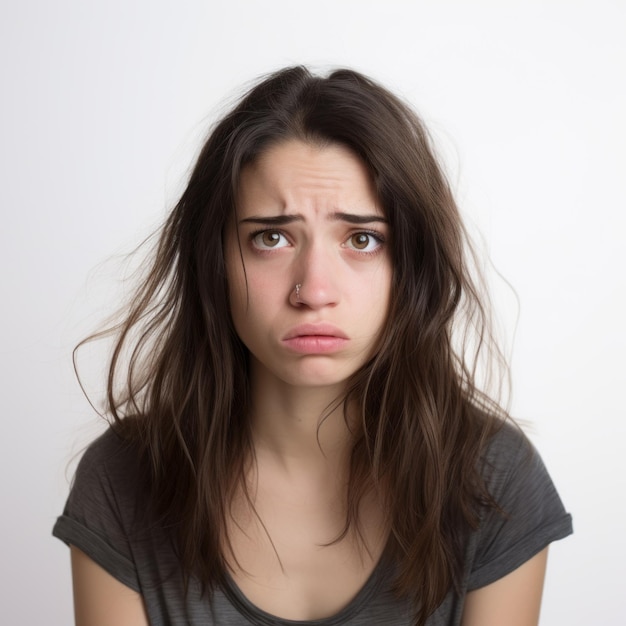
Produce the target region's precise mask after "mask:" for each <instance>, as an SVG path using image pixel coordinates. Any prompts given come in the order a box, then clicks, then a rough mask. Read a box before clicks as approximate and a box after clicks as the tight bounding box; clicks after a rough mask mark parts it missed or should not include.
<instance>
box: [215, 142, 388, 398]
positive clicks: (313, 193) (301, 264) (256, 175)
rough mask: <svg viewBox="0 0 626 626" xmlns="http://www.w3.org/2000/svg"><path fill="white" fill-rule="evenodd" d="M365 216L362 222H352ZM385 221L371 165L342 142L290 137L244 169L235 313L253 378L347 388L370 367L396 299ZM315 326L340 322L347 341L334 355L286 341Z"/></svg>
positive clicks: (230, 249)
mask: <svg viewBox="0 0 626 626" xmlns="http://www.w3.org/2000/svg"><path fill="white" fill-rule="evenodd" d="M357 218H358V219H359V220H361V221H362V223H360V224H359V223H351V221H350V220H352V221H353V220H355V219H357ZM370 218H371V219H370ZM384 219H385V218H384V214H383V212H382V210H381V209H380V208H379V207H378V202H377V200H376V197H375V195H374V192H373V189H372V186H371V183H370V180H369V177H368V173H367V170H366V169H365V167H364V166H363V164H362V163H361V162H360V161H359V160H358V159H357V158H356V157H355V156H353V155H352V154H351V153H350V152H349V151H348V150H347V149H346V148H343V147H341V146H336V145H331V146H327V147H324V148H320V147H317V146H314V145H310V144H306V143H303V142H300V141H288V142H286V143H282V144H279V145H278V146H274V147H273V148H270V149H269V150H268V151H267V152H266V153H265V154H264V155H263V156H262V157H261V158H260V159H259V160H258V161H257V162H256V163H254V164H252V165H250V166H248V167H247V168H246V169H245V170H244V172H243V176H242V181H241V191H240V194H239V202H238V207H237V216H236V221H237V229H238V232H237V231H236V230H235V228H231V230H230V233H229V237H228V239H227V247H226V250H227V252H226V262H227V268H228V284H229V287H230V294H231V313H232V316H233V321H234V323H235V328H236V330H237V333H238V335H239V337H240V338H241V339H242V341H243V342H244V343H245V344H246V346H247V347H248V349H249V350H250V353H251V356H252V370H253V377H254V376H259V375H260V376H263V377H264V381H265V383H266V384H273V385H278V386H280V387H284V386H285V385H289V386H291V387H328V386H330V387H335V388H340V386H341V384H342V383H343V382H344V381H345V380H346V378H348V376H350V375H351V374H353V373H354V372H355V371H356V370H357V369H358V368H359V367H360V366H361V365H363V363H364V362H365V360H366V359H367V358H368V357H369V356H370V354H371V352H372V346H373V344H374V342H375V340H376V338H377V337H378V334H379V331H380V328H381V326H382V324H383V322H384V320H385V317H386V314H387V306H388V301H389V290H390V284H391V262H390V259H389V255H388V253H387V247H388V246H387V241H388V239H389V230H388V226H387V223H386V221H384ZM381 220H382V221H381ZM281 222H282V223H281ZM237 236H238V240H237ZM244 267H245V276H244ZM246 278H247V280H246ZM296 284H301V287H300V288H299V297H298V298H296V292H295V286H296ZM308 323H310V324H321V323H326V324H331V325H332V326H334V327H335V328H336V332H337V333H339V334H341V335H343V336H345V337H346V339H345V340H343V341H341V342H339V343H341V345H340V346H338V347H337V348H338V349H337V351H334V352H332V353H331V352H326V353H323V354H320V353H315V352H314V351H315V350H316V342H315V341H314V340H312V341H310V342H309V343H310V346H309V348H307V345H306V340H305V341H303V342H301V343H304V344H305V345H304V346H300V347H301V348H302V350H303V351H302V352H298V351H297V349H298V346H297V345H291V346H290V345H288V342H286V340H285V338H286V337H287V336H288V335H289V334H290V331H291V330H292V329H294V328H296V329H297V327H298V326H299V325H302V324H308ZM295 332H297V331H295ZM311 334H313V333H311ZM324 341H326V340H323V339H320V341H319V342H318V343H317V346H320V344H321V347H323V345H324V344H323V342H324ZM294 343H295V340H294ZM326 343H328V341H327V342H326ZM262 370H263V372H262ZM270 381H273V382H270Z"/></svg>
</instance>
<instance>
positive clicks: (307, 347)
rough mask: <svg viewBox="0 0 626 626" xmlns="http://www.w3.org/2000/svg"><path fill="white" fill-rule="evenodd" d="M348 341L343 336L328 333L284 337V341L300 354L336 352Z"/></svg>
mask: <svg viewBox="0 0 626 626" xmlns="http://www.w3.org/2000/svg"><path fill="white" fill-rule="evenodd" d="M347 342H348V340H347V339H345V338H344V337H333V336H330V335H301V336H299V337H291V338H290V339H285V340H284V343H285V345H287V346H288V347H289V348H290V349H291V350H293V351H294V352H299V353H301V354H329V353H332V352H337V351H338V350H340V349H341V348H343V346H345V345H346V343H347Z"/></svg>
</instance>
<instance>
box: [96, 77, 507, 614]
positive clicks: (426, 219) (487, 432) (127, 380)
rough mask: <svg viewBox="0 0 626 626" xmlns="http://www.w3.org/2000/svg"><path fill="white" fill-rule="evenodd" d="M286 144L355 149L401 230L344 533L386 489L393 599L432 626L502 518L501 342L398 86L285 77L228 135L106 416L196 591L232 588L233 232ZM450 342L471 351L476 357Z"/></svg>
mask: <svg viewBox="0 0 626 626" xmlns="http://www.w3.org/2000/svg"><path fill="white" fill-rule="evenodd" d="M292 138H296V139H301V140H304V141H311V142H322V143H327V142H330V143H337V144H341V145H343V146H346V147H348V148H349V149H350V150H352V152H353V153H354V154H356V155H357V156H358V157H359V158H360V159H362V161H363V162H364V163H365V165H366V166H367V167H368V169H369V172H370V174H371V177H372V180H373V182H374V185H375V189H376V193H377V195H378V199H379V201H380V203H381V205H382V207H383V209H384V211H385V213H386V217H387V219H388V221H389V224H390V227H391V232H392V246H391V255H392V263H393V284H392V290H391V294H392V295H391V303H390V310H389V317H388V322H387V323H386V324H385V327H384V330H383V332H382V336H381V337H380V344H379V349H378V350H377V351H376V353H375V355H374V356H373V358H372V359H371V360H370V361H369V362H368V363H366V364H365V365H364V366H363V367H362V368H361V369H360V370H359V371H358V372H356V373H355V374H354V375H353V376H352V378H351V379H350V381H349V383H348V387H347V391H346V393H345V397H344V398H342V399H341V401H343V402H344V406H347V405H348V404H349V405H350V406H351V407H357V415H358V418H359V424H360V427H359V429H358V430H357V431H356V432H355V435H354V443H353V447H352V452H351V460H350V478H349V488H348V496H347V498H348V500H347V516H346V522H345V528H344V534H345V533H346V532H348V530H350V529H354V528H358V522H359V520H358V508H359V502H360V500H361V498H362V497H363V495H364V494H365V493H366V492H367V491H368V490H370V489H373V488H374V489H378V488H380V489H382V491H383V493H384V497H385V501H386V505H387V510H388V511H389V519H388V523H389V528H390V543H389V547H390V549H391V550H392V552H393V554H394V556H395V559H396V562H397V564H398V570H397V577H396V579H395V587H396V591H397V592H398V593H399V594H403V595H405V596H409V597H410V598H411V599H412V600H413V602H414V605H415V609H416V624H419V625H421V624H423V623H424V622H425V620H426V618H427V617H428V616H429V615H430V614H431V613H432V612H433V611H434V610H435V608H436V607H437V606H438V605H439V604H440V603H441V602H442V600H443V598H444V596H445V595H446V593H447V592H448V591H449V590H450V589H452V588H454V587H458V586H459V584H460V581H461V579H462V576H463V554H464V542H465V539H466V537H467V534H468V533H469V532H470V531H471V529H472V528H475V527H476V526H477V524H478V516H479V513H480V507H481V506H495V503H493V502H492V501H491V499H490V497H489V494H488V493H487V492H486V489H485V486H484V482H483V480H482V478H481V475H480V458H481V454H482V452H483V450H484V446H485V444H486V442H487V440H488V438H489V437H490V436H491V434H493V432H494V431H495V429H496V428H498V425H499V424H500V423H501V418H502V417H505V412H504V410H503V409H501V408H500V406H499V405H498V404H497V403H496V402H495V401H493V400H491V399H489V397H487V395H485V394H484V393H482V392H481V391H480V390H479V388H478V385H477V383H476V382H475V374H476V371H475V368H476V358H475V357H476V356H477V355H478V354H480V353H481V351H484V350H489V349H490V348H492V345H491V340H490V337H491V335H490V331H489V324H488V317H487V312H486V311H487V309H486V307H484V300H483V294H482V291H481V290H480V289H479V288H477V287H476V286H475V282H474V281H473V280H472V278H471V276H470V274H471V267H470V264H469V263H468V258H470V257H471V253H470V248H469V247H468V241H467V237H466V234H465V231H464V228H463V226H462V223H461V219H460V216H459V212H458V209H457V206H456V204H455V202H454V199H453V197H452V194H451V192H450V188H449V186H448V183H447V181H446V179H445V176H444V175H443V173H442V170H441V167H440V166H439V164H438V162H437V159H436V158H435V156H434V152H433V149H432V147H431V142H430V140H429V137H428V135H427V132H426V130H425V129H424V127H423V125H422V123H421V122H420V120H419V118H418V117H417V116H416V115H415V114H414V113H413V112H412V110H411V109H410V108H409V107H407V106H406V105H405V104H404V103H402V102H401V101H400V100H399V99H398V98H396V97H395V96H393V95H392V94H391V93H389V92H388V91H387V90H386V89H384V88H382V87H381V86H379V85H378V84H376V83H374V82H373V81H371V80H370V79H368V78H366V77H365V76H363V75H361V74H359V73H357V72H354V71H350V70H337V71H334V72H332V73H331V74H330V75H329V76H328V77H325V78H323V77H317V76H314V75H312V74H311V73H310V72H309V71H308V70H307V69H306V68H303V67H293V68H288V69H284V70H282V71H279V72H277V73H275V74H273V75H271V76H269V77H267V78H265V79H264V80H262V82H260V83H259V84H258V85H257V86H255V87H254V88H252V89H251V90H250V91H249V92H248V93H247V95H245V96H244V98H243V99H242V100H241V101H240V102H239V104H238V105H236V106H235V108H234V109H233V110H232V111H231V112H230V113H228V114H227V115H226V116H225V117H224V118H223V119H222V120H221V121H220V122H219V123H217V125H216V126H215V127H214V129H213V130H212V132H211V133H210V135H209V137H208V139H207V141H206V143H205V145H204V147H203V148H202V150H201V153H200V155H199V157H198V160H197V163H196V165H195V168H194V169H193V172H192V174H191V177H190V179H189V183H188V185H187V187H186V189H185V191H184V193H183V194H182V197H181V198H180V200H179V202H178V203H177V205H176V206H175V208H174V210H173V211H172V213H171V214H170V216H169V218H168V219H167V221H166V223H165V225H164V227H163V229H162V231H161V232H160V237H159V240H158V244H157V246H156V249H155V254H154V256H153V260H152V264H151V265H150V267H149V270H148V272H147V274H146V279H145V282H144V283H143V285H142V286H141V288H140V289H139V290H138V291H137V292H136V295H135V297H134V300H133V301H132V302H131V304H130V306H129V308H128V309H127V311H126V314H125V317H124V319H123V321H122V322H121V323H120V324H119V325H118V326H116V328H115V331H116V332H117V335H116V337H117V338H116V344H115V348H114V351H113V356H112V360H111V363H110V368H109V379H108V412H109V414H110V416H111V417H112V422H113V426H114V427H115V428H116V429H117V430H118V431H119V432H120V433H121V434H122V436H124V437H125V438H127V439H129V440H131V441H133V442H135V443H136V444H137V445H138V446H139V448H140V450H141V451H142V453H143V455H144V456H145V459H146V472H147V476H148V484H149V493H150V502H151V506H152V509H153V511H154V512H156V513H157V514H158V515H160V516H161V518H162V519H166V520H168V523H169V524H171V525H172V526H171V527H172V529H173V531H172V532H173V538H174V542H175V545H176V548H177V550H178V553H179V556H180V559H181V563H182V568H183V572H184V575H185V577H186V579H187V580H188V578H189V576H191V575H194V576H197V577H198V578H199V579H200V580H201V581H202V582H203V583H204V585H205V587H206V588H207V589H208V591H209V592H210V591H211V590H212V589H214V588H215V587H216V586H217V585H220V584H223V583H224V580H225V578H224V577H225V572H226V571H227V567H228V565H227V555H225V554H224V552H225V549H224V546H228V545H229V542H228V537H227V531H226V528H227V522H228V516H229V514H230V504H231V502H232V499H233V495H234V493H235V492H236V491H237V489H238V488H241V486H242V484H244V483H245V470H246V462H247V461H249V459H250V458H251V457H252V443H251V436H250V431H249V425H248V422H247V409H248V404H249V377H248V361H247V351H246V348H245V347H244V346H243V344H242V343H241V341H240V340H239V338H238V337H237V335H236V333H235V331H234V329H233V325H232V322H231V318H230V314H229V307H228V285H227V282H226V272H225V267H224V250H223V241H224V233H225V229H226V226H227V223H228V220H229V219H231V217H232V215H233V212H234V211H235V198H236V194H237V190H238V186H239V180H240V174H241V171H242V168H243V167H245V166H246V165H247V164H249V163H251V162H252V161H254V160H255V159H256V158H258V157H259V155H260V154H262V153H263V152H264V151H265V150H267V149H268V147H269V146H271V145H273V144H276V143H278V142H281V141H284V140H286V139H292ZM468 329H469V331H468ZM468 332H469V334H468ZM455 337H456V338H458V337H461V338H462V337H470V338H471V346H472V351H471V354H467V353H466V350H464V342H463V341H456V340H455ZM455 346H456V348H455ZM383 486H384V487H383Z"/></svg>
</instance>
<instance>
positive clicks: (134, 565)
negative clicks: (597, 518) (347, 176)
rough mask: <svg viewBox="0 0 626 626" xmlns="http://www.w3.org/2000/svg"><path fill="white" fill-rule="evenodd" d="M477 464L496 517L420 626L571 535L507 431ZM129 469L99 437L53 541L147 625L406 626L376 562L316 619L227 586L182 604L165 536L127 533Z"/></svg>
mask: <svg viewBox="0 0 626 626" xmlns="http://www.w3.org/2000/svg"><path fill="white" fill-rule="evenodd" d="M486 460H487V463H486V464H485V467H486V468H487V469H486V471H487V472H488V475H486V479H487V485H488V488H489V491H490V493H491V495H492V496H493V497H494V498H495V500H496V501H497V502H498V503H499V505H500V506H501V508H502V509H503V510H504V511H505V512H506V515H505V516H503V515H501V514H500V513H497V512H494V511H491V512H489V513H486V514H485V515H484V516H483V519H482V522H481V525H480V528H479V529H478V530H477V531H476V532H474V533H472V534H471V535H470V537H469V539H468V541H467V545H466V551H465V564H466V568H465V577H464V581H463V589H462V593H461V594H457V593H455V592H453V591H450V592H449V593H448V595H447V596H446V598H445V600H444V602H443V603H442V604H441V606H440V607H439V608H438V609H437V610H436V611H435V613H434V614H433V615H432V616H431V617H430V618H429V620H428V622H427V624H428V626H453V625H458V624H460V621H461V615H462V611H463V601H464V596H465V593H466V592H467V591H471V590H472V589H477V588H479V587H483V586H485V585H488V584H489V583H492V582H494V581H496V580H498V579H499V578H502V577H503V576H505V575H506V574H508V573H509V572H511V571H513V570H514V569H516V568H517V567H519V566H520V565H521V564H522V563H524V562H525V561H527V560H528V559H530V558H531V557H532V556H534V555H535V554H537V553H538V552H540V551H541V550H542V549H543V548H545V547H546V546H547V545H548V544H549V543H550V542H552V541H555V540H557V539H561V538H563V537H566V536H567V535H569V534H570V533H571V532H572V522H571V517H570V515H568V514H567V513H566V512H565V510H564V508H563V505H562V504H561V500H560V499H559V496H558V494H557V492H556V490H555V488H554V485H553V483H552V481H551V480H550V477H549V476H548V473H547V472H546V469H545V467H544V465H543V463H542V461H541V459H540V457H539V455H538V454H537V453H536V452H535V451H534V450H531V449H530V448H529V447H528V445H527V442H526V439H525V438H524V436H523V435H522V434H521V433H520V432H518V430H517V429H515V428H514V427H512V426H509V425H506V426H505V427H503V428H502V429H501V430H500V432H499V433H498V434H497V435H496V436H495V437H494V438H493V440H492V441H491V443H490V445H489V448H488V450H487V454H486ZM136 468H137V460H136V458H135V455H134V454H133V452H132V451H131V450H130V449H129V447H128V446H127V445H126V444H125V443H123V442H122V441H121V440H120V439H119V438H118V437H117V436H116V435H115V434H114V433H113V431H111V430H109V431H107V432H106V433H105V434H104V435H102V436H101V437H100V438H99V439H97V440H96V441H95V442H94V443H92V444H91V446H90V447H89V448H88V449H87V451H86V452H85V454H84V456H83V458H82V459H81V462H80V464H79V466H78V469H77V472H76V476H75V480H74V484H73V486H72V489H71V492H70V495H69V498H68V501H67V504H66V506H65V510H64V512H63V515H62V516H61V517H59V518H58V520H57V522H56V524H55V526H54V530H53V534H54V536H55V537H58V538H59V539H61V540H63V541H65V542H66V543H67V544H72V545H74V546H76V547H77V548H79V549H81V550H82V551H83V552H85V553H86V554H87V555H88V556H90V557H91V558H92V559H93V560H94V561H95V562H96V563H98V564H99V565H100V566H101V567H103V568H104V569H105V570H106V571H107V572H109V573H110V574H111V575H112V576H114V577H115V578H117V579H118V580H119V581H121V582H122V583H124V584H125V585H127V586H128V587H131V588H132V589H134V590H135V591H138V592H139V593H141V594H142V596H143V598H144V601H145V606H146V610H147V613H148V617H149V620H150V624H151V625H152V626H165V625H169V624H171V625H174V626H178V625H182V624H185V625H188V626H201V625H202V626H208V625H213V624H215V625H219V626H234V625H239V624H241V625H246V624H262V625H264V626H285V625H291V626H294V625H298V626H314V625H315V626H334V625H338V624H347V625H351V626H357V625H358V626H368V625H372V626H374V625H376V626H392V625H393V626H401V625H402V626H404V625H406V626H409V625H410V624H411V622H412V620H411V612H410V605H409V602H408V601H407V600H402V599H397V598H396V597H394V595H393V594H392V592H391V590H390V584H391V580H392V578H393V573H394V563H393V562H392V560H391V559H390V558H389V557H388V556H387V555H386V554H383V557H382V558H381V560H380V562H379V563H378V565H377V566H376V568H375V569H374V571H373V573H372V575H371V576H370V578H369V580H368V581H367V582H366V584H365V585H364V586H363V588H362V589H361V590H360V591H359V593H358V594H357V595H356V596H355V597H354V598H353V599H352V601H351V602H350V603H349V604H348V605H347V606H346V607H345V608H344V609H343V610H341V611H340V612H339V613H337V614H336V615H334V616H332V617H329V618H326V619H320V620H313V621H293V620H285V619H279V618H277V617H274V616H272V615H270V614H268V613H266V612H264V611H262V610H260V609H259V608H257V607H256V606H254V605H253V604H252V603H251V602H249V601H248V600H247V599H246V597H245V596H244V595H243V594H242V593H241V591H240V590H239V589H238V588H237V586H236V585H235V584H234V582H233V581H232V580H230V579H229V582H228V584H227V585H225V586H224V587H223V588H221V589H218V590H217V591H215V592H214V593H213V595H212V597H211V599H209V598H207V597H206V595H205V596H203V595H202V594H201V592H200V586H199V584H198V583H197V581H194V580H193V579H192V581H191V584H190V587H189V591H188V594H187V596H185V595H184V593H183V585H182V576H181V571H180V566H179V563H178V560H177V558H176V556H175V554H174V551H173V549H172V546H171V541H170V540H169V539H168V537H167V535H166V534H165V531H164V530H163V529H162V528H160V527H159V526H158V525H150V524H146V525H144V527H143V528H139V529H138V528H137V525H136V520H137V519H138V516H137V513H138V511H137V506H138V502H140V498H139V497H138V493H137V486H136V483H135V482H134V480H133V476H136V475H137V469H136Z"/></svg>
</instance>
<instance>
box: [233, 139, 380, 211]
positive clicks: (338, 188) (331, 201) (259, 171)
mask: <svg viewBox="0 0 626 626" xmlns="http://www.w3.org/2000/svg"><path fill="white" fill-rule="evenodd" d="M238 196H239V202H238V208H239V209H240V210H242V211H246V212H247V211H249V210H254V211H255V212H258V211H259V210H262V209H263V207H264V206H265V207H267V208H268V209H269V208H271V209H272V210H273V211H274V212H275V211H276V210H277V209H278V210H280V211H285V212H288V211H292V210H307V209H313V208H314V209H316V210H324V209H328V210H330V209H335V210H337V209H346V210H347V209H350V210H359V209H363V210H367V211H368V212H375V213H378V214H380V215H383V211H382V210H381V208H380V207H379V202H378V200H377V197H376V193H375V190H374V185H373V182H372V178H371V176H370V173H369V171H368V169H367V167H366V166H365V164H364V163H363V162H362V161H361V159H359V158H358V157H357V156H356V155H355V154H354V153H353V152H352V151H350V150H349V149H348V148H346V147H344V146H342V145H339V144H333V143H331V144H326V145H322V146H320V145H318V144H314V143H308V142H304V141H299V140H288V141H284V142H281V143H279V144H276V145H273V146H271V147H270V148H268V149H267V150H266V151H265V152H264V153H262V154H261V156H260V157H259V158H258V159H256V160H255V161H254V162H253V163H251V164H249V165H247V166H246V167H245V168H244V169H243V171H242V175H241V180H240V184H239V194H238Z"/></svg>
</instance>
